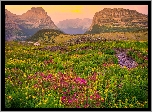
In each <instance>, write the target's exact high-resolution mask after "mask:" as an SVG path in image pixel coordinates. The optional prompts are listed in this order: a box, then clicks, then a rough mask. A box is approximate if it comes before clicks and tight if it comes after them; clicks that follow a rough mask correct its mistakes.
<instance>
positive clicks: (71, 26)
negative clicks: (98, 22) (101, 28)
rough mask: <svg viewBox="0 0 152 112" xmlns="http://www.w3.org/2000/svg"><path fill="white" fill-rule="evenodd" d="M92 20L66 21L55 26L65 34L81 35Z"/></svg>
mask: <svg viewBox="0 0 152 112" xmlns="http://www.w3.org/2000/svg"><path fill="white" fill-rule="evenodd" d="M91 22H92V19H89V18H84V19H78V18H77V19H67V20H63V21H60V22H59V23H58V24H57V26H58V28H60V29H61V30H62V31H64V32H65V33H67V34H83V33H84V32H86V31H87V30H88V28H89V26H90V25H91Z"/></svg>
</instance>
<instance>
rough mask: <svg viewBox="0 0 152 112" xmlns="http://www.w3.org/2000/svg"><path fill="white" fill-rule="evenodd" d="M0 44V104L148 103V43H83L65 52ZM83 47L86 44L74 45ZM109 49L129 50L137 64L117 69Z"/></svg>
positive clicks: (128, 105) (131, 105) (112, 105)
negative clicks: (1, 53) (1, 85)
mask: <svg viewBox="0 0 152 112" xmlns="http://www.w3.org/2000/svg"><path fill="white" fill-rule="evenodd" d="M5 44H6V46H5V107H6V108H11V107H13V108H67V107H72V108H75V107H80V108H81V107H86V108H87V107H91V108H98V107H100V108H147V107H148V68H147V65H148V59H147V60H145V57H146V56H147V55H148V52H147V50H148V42H136V41H134V42H130V41H117V42H116V41H115V42H112V41H109V42H108V41H106V42H100V43H98V42H96V43H89V42H88V43H82V44H77V45H73V46H67V49H68V51H67V52H66V51H63V52H60V51H53V52H51V51H47V50H46V51H41V50H37V48H38V47H35V46H32V45H28V44H24V45H23V44H20V43H18V42H6V43H5ZM61 45H62V44H61ZM45 46H49V44H47V45H45V44H44V45H42V46H41V47H45ZM51 46H52V45H51ZM85 46H90V47H92V49H91V50H88V49H87V50H80V49H81V48H82V47H85ZM77 48H79V50H75V49H77ZM114 48H125V49H130V51H128V55H130V56H131V57H133V58H135V60H136V61H137V63H138V67H136V68H133V69H127V68H125V67H124V68H121V67H120V66H119V64H118V60H117V58H116V56H115V51H114ZM139 54H140V55H139ZM76 80H77V81H76ZM79 81H80V82H79ZM81 81H82V82H83V81H84V82H83V84H81V83H82V82H81ZM74 95H76V96H77V97H75V96H74ZM72 98H73V99H72ZM67 101H69V102H67ZM77 102H78V103H77Z"/></svg>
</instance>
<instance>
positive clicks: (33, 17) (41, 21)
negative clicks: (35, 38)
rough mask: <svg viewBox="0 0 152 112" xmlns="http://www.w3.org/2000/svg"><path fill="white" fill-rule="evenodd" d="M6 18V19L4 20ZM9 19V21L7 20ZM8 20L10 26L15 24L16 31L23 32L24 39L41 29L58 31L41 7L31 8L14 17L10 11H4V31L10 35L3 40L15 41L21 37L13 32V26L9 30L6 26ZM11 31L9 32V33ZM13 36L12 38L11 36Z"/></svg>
mask: <svg viewBox="0 0 152 112" xmlns="http://www.w3.org/2000/svg"><path fill="white" fill-rule="evenodd" d="M6 16H7V18H6ZM8 18H9V19H8ZM8 20H9V21H12V24H13V23H14V24H16V26H17V27H18V30H19V29H20V31H21V32H23V34H24V36H25V38H28V37H30V36H32V35H34V34H35V33H36V32H37V31H38V30H41V29H58V30H59V28H58V27H57V26H56V25H55V24H54V22H53V21H52V20H51V17H50V16H48V15H47V12H45V10H44V9H43V8H42V7H32V8H31V9H30V10H28V11H27V12H25V13H23V14H22V15H16V14H13V13H11V11H9V10H7V9H5V30H6V33H7V32H10V35H8V36H6V35H5V39H6V40H7V39H10V40H12V39H11V38H13V39H15V37H16V38H17V37H18V38H20V39H21V36H23V35H20V34H19V33H18V32H16V34H15V33H12V34H11V32H14V31H13V30H14V29H15V28H13V25H11V26H10V27H12V28H9V27H8V26H9V25H8ZM10 30H11V31H10ZM11 35H13V36H11Z"/></svg>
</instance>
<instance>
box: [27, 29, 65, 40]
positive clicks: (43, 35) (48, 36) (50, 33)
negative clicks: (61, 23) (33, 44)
mask: <svg viewBox="0 0 152 112" xmlns="http://www.w3.org/2000/svg"><path fill="white" fill-rule="evenodd" d="M60 34H64V33H63V32H62V31H60V30H55V29H42V30H39V31H38V32H36V33H35V34H34V35H33V36H31V37H30V38H28V39H26V40H27V41H41V42H53V39H54V38H55V37H56V36H58V35H60Z"/></svg>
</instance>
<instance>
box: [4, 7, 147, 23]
mask: <svg viewBox="0 0 152 112" xmlns="http://www.w3.org/2000/svg"><path fill="white" fill-rule="evenodd" d="M32 7H42V8H43V9H44V10H45V11H46V12H47V14H48V15H49V16H50V17H51V19H52V21H53V22H54V23H58V22H59V21H62V20H65V19H75V18H80V19H83V18H90V19H93V16H94V14H95V13H96V12H99V11H100V10H102V9H103V8H124V9H130V10H137V11H138V12H140V13H143V14H148V5H6V6H5V9H7V10H9V11H11V12H12V13H14V14H17V15H21V14H23V13H25V12H27V11H28V10H30V9H31V8H32Z"/></svg>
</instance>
